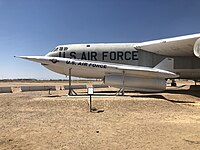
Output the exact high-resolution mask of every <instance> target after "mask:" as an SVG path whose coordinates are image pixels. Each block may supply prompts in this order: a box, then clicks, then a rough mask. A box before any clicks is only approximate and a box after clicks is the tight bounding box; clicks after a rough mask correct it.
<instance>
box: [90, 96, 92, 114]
mask: <svg viewBox="0 0 200 150" xmlns="http://www.w3.org/2000/svg"><path fill="white" fill-rule="evenodd" d="M90 112H92V95H90Z"/></svg>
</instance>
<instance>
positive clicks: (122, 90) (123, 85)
mask: <svg viewBox="0 0 200 150" xmlns="http://www.w3.org/2000/svg"><path fill="white" fill-rule="evenodd" d="M122 77H123V78H122V88H120V89H119V91H117V92H116V94H115V95H120V93H121V95H122V96H124V94H125V91H124V88H125V81H124V79H125V71H123V76H122Z"/></svg>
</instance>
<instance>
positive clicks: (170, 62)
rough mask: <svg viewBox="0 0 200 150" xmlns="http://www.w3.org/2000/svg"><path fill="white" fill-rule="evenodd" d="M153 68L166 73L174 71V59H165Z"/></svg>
mask: <svg viewBox="0 0 200 150" xmlns="http://www.w3.org/2000/svg"><path fill="white" fill-rule="evenodd" d="M154 68H156V69H162V70H167V71H171V72H173V71H174V59H173V58H168V57H167V58H165V59H163V60H162V61H161V62H160V63H159V64H157V65H156V66H155V67H154Z"/></svg>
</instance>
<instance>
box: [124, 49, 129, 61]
mask: <svg viewBox="0 0 200 150" xmlns="http://www.w3.org/2000/svg"><path fill="white" fill-rule="evenodd" d="M124 54H125V56H124V58H125V60H131V52H129V51H126V52H125V53H124Z"/></svg>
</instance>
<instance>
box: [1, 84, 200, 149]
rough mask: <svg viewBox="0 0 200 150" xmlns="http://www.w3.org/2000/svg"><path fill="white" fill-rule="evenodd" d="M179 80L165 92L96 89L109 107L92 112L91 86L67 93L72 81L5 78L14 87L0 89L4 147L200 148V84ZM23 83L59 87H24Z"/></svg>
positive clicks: (100, 103)
mask: <svg viewBox="0 0 200 150" xmlns="http://www.w3.org/2000/svg"><path fill="white" fill-rule="evenodd" d="M177 83H178V85H177V87H167V90H166V91H165V92H160V93H140V92H133V91H126V93H125V96H115V92H116V91H117V89H115V88H104V89H95V95H94V96H93V97H92V102H93V106H94V107H96V108H97V109H101V110H104V111H103V112H100V113H95V112H94V113H91V112H89V96H87V93H86V90H76V92H77V93H79V94H80V96H67V95H66V93H67V92H68V91H67V90H60V89H62V88H60V87H62V86H63V85H66V84H67V83H64V82H11V81H10V82H0V87H3V86H11V87H12V89H13V93H0V149H1V150H9V149H15V150H19V149H22V150H41V149H42V150H43V149H59V150H68V149H70V150H80V149H81V150H90V149H93V150H97V149H98V150H99V149H102V150H123V149H134V150H135V149H136V150H137V149H145V150H146V149H153V150H154V149H155V150H160V149H166V150H168V149H181V150H183V149H185V150H188V149H191V150H199V149H200V88H199V86H196V87H194V86H191V85H194V83H193V82H191V81H189V82H186V81H178V82H177ZM73 84H79V83H78V82H74V83H73ZM81 84H83V82H81ZM85 84H92V81H90V82H87V83H85ZM198 84H199V83H198ZM22 85H55V86H56V87H57V89H58V90H56V91H52V92H51V95H49V93H48V91H38V92H36V91H34V92H21V91H20V86H22ZM199 85H200V84H199Z"/></svg>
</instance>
